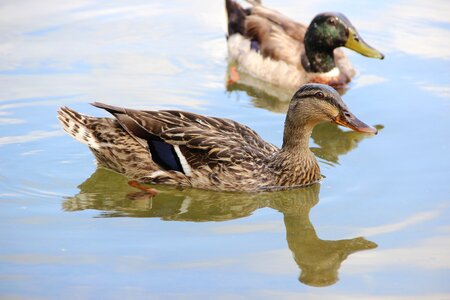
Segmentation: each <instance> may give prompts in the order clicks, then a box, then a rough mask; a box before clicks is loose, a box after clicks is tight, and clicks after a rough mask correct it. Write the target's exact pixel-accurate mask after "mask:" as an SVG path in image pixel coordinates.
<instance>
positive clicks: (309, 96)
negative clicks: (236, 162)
mask: <svg viewBox="0 0 450 300" xmlns="http://www.w3.org/2000/svg"><path fill="white" fill-rule="evenodd" d="M324 121H329V122H333V123H336V124H338V125H341V126H344V127H348V128H350V129H352V130H354V131H357V132H362V133H370V134H376V133H377V129H376V128H374V127H372V126H369V125H367V124H366V123H364V122H362V121H361V120H359V119H358V118H357V117H356V116H355V115H354V114H352V113H351V112H350V110H349V109H348V108H347V106H346V105H345V103H344V101H342V99H341V96H340V95H339V93H338V92H336V90H335V89H333V88H332V87H330V86H328V85H324V84H316V83H309V84H305V85H303V86H302V87H300V89H298V91H297V92H296V93H295V94H294V95H293V96H292V100H291V102H290V104H289V110H288V113H287V115H286V122H285V132H284V140H283V147H285V146H288V145H289V144H290V145H292V146H293V145H294V144H297V145H298V144H302V146H303V147H305V145H307V144H308V140H309V137H310V135H311V132H312V129H313V128H314V126H315V125H317V124H318V123H320V122H324ZM294 136H296V137H298V138H293V137H294ZM299 139H300V140H299ZM301 141H303V142H301ZM303 144H304V145H303Z"/></svg>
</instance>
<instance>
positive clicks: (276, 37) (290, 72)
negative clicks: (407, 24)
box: [226, 0, 384, 88]
mask: <svg viewBox="0 0 450 300" xmlns="http://www.w3.org/2000/svg"><path fill="white" fill-rule="evenodd" d="M247 2H249V3H250V4H252V7H251V8H248V9H244V8H242V7H241V6H240V5H239V4H238V3H236V2H235V1H234V0H226V9H227V14H228V52H229V57H230V59H231V60H232V61H236V62H237V64H238V66H239V70H242V71H244V72H246V73H249V74H250V75H252V76H254V77H256V78H259V79H262V80H263V81H266V82H270V83H273V84H275V85H279V86H284V87H291V88H297V87H299V86H300V85H301V84H304V83H306V82H317V83H324V84H328V85H331V86H334V87H342V86H344V85H345V84H346V83H348V82H349V81H350V79H351V78H352V77H353V76H354V74H355V71H354V69H353V67H352V66H351V64H350V62H349V61H348V59H347V58H346V57H345V54H344V53H343V51H342V50H341V49H338V48H339V47H347V48H349V49H352V50H355V51H356V52H358V53H360V54H362V55H365V56H368V57H374V58H379V59H383V58H384V55H383V54H381V53H380V52H378V51H377V50H375V49H373V48H372V47H370V46H369V45H368V44H366V43H365V42H364V41H363V39H362V38H361V37H360V36H359V34H358V32H357V31H356V29H355V27H354V26H353V25H352V24H351V23H350V21H349V20H348V19H347V18H346V17H345V16H344V15H343V14H340V13H329V12H328V13H321V14H318V15H317V16H315V17H314V19H313V20H312V21H311V24H310V25H309V26H308V27H306V26H305V25H303V24H300V23H297V22H295V21H293V20H291V19H289V18H287V17H285V16H283V15H282V14H280V13H279V12H277V11H275V10H272V9H269V8H267V7H264V6H263V5H261V4H260V3H259V2H258V1H247ZM238 80H239V74H238V73H237V71H236V69H231V71H230V81H231V82H236V81H238Z"/></svg>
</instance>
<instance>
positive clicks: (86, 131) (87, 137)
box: [58, 106, 100, 149]
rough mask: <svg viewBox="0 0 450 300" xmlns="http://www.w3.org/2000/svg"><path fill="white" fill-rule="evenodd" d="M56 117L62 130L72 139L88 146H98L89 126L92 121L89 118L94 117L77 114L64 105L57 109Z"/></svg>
mask: <svg viewBox="0 0 450 300" xmlns="http://www.w3.org/2000/svg"><path fill="white" fill-rule="evenodd" d="M58 119H59V121H60V122H61V125H62V127H63V129H64V131H65V132H67V133H68V134H69V135H70V136H72V137H73V138H74V139H76V140H77V141H79V142H81V143H83V144H85V145H87V146H89V148H93V149H99V148H100V143H99V141H98V139H97V137H96V136H95V135H94V132H93V131H92V130H91V129H90V126H89V124H90V123H92V122H91V121H92V120H91V119H94V118H92V117H88V116H85V115H82V114H79V113H77V112H76V111H74V110H71V109H70V108H68V107H65V106H64V107H61V108H60V109H59V110H58Z"/></svg>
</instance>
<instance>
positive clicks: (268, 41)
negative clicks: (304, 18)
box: [245, 4, 307, 66]
mask: <svg viewBox="0 0 450 300" xmlns="http://www.w3.org/2000/svg"><path fill="white" fill-rule="evenodd" d="M306 29H307V27H306V26H305V25H303V24H300V23H298V22H295V21H293V20H291V19H289V18H288V17H286V16H284V15H282V14H281V13H279V12H277V11H275V10H272V9H269V8H267V7H265V6H262V5H260V4H254V6H253V7H252V8H251V14H250V15H249V16H247V17H246V19H245V33H246V36H247V37H249V38H250V39H252V40H256V41H257V42H258V43H259V46H260V51H261V54H262V55H263V56H264V57H270V58H272V59H274V60H281V61H284V62H286V63H288V64H291V65H296V66H301V54H302V52H303V51H304V43H303V39H304V36H305V32H306Z"/></svg>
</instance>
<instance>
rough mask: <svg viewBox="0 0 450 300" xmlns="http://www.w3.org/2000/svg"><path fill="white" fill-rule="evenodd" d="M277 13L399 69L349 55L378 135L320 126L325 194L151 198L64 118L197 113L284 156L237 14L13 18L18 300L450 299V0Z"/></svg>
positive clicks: (284, 5)
mask: <svg viewBox="0 0 450 300" xmlns="http://www.w3.org/2000/svg"><path fill="white" fill-rule="evenodd" d="M266 4H267V5H268V6H272V7H276V8H277V9H278V10H280V11H282V12H285V13H288V14H289V15H290V16H291V17H293V18H296V19H298V20H300V21H303V22H309V21H310V19H311V18H312V17H313V16H314V15H315V14H316V13H317V12H320V11H324V10H326V11H340V12H343V13H344V14H345V15H347V17H348V18H349V19H350V20H351V21H352V23H353V24H354V25H355V27H356V28H357V29H358V30H359V32H360V34H361V35H362V37H363V38H364V39H365V40H366V41H367V42H368V43H370V44H371V45H373V46H374V47H376V48H377V49H379V50H380V51H382V52H383V53H384V54H385V55H386V58H385V60H383V61H379V60H374V59H368V58H365V57H362V56H359V55H358V54H356V53H353V52H351V51H346V53H347V54H348V56H349V57H350V59H351V60H352V63H353V64H354V66H355V68H356V69H357V70H358V75H357V76H356V78H355V79H354V81H353V82H352V83H351V84H350V85H349V87H348V89H347V90H346V91H345V93H344V95H343V98H344V101H345V102H346V103H347V104H348V106H349V108H350V109H351V110H352V112H353V113H354V114H355V115H357V116H358V117H359V118H360V119H361V120H363V121H365V122H366V123H368V124H371V125H377V126H378V128H379V129H380V133H379V134H378V135H377V136H375V137H369V136H366V135H361V134H358V133H354V132H349V131H347V130H346V129H343V128H339V127H337V126H334V125H332V124H322V125H320V126H318V127H317V128H316V130H315V131H314V133H313V136H312V138H311V147H312V148H313V151H314V153H315V154H316V155H317V156H318V158H319V162H320V166H321V169H322V172H323V174H324V175H325V176H326V178H325V179H324V180H323V181H322V183H321V184H320V185H316V186H313V187H310V188H307V189H302V190H295V191H286V192H276V193H262V194H231V193H212V192H207V191H199V190H192V189H187V190H178V189H175V188H171V187H158V189H159V190H161V194H160V195H158V196H157V197H155V198H153V199H149V198H148V197H145V195H142V194H139V193H137V191H136V190H134V189H132V188H131V187H129V186H128V185H127V179H126V178H124V177H122V176H120V175H117V174H115V173H112V172H109V171H106V170H96V168H95V164H94V162H93V155H92V154H91V153H90V152H89V150H88V149H87V148H86V147H85V146H84V145H82V144H80V143H78V142H77V141H75V140H73V139H71V138H70V137H69V136H68V135H66V134H65V133H64V132H62V130H61V127H60V125H59V124H58V121H57V119H56V110H57V108H58V107H59V106H61V105H67V106H70V107H71V108H73V109H76V110H78V111H80V112H83V113H86V114H91V115H99V116H100V115H102V116H106V113H105V112H103V111H100V110H98V109H96V108H94V107H91V106H90V105H89V104H88V103H89V102H92V101H102V102H106V103H111V104H115V105H123V106H129V107H133V108H142V109H158V108H176V109H183V110H189V111H193V112H197V113H202V114H207V115H214V116H221V117H227V118H231V119H234V120H237V121H239V122H242V123H244V124H246V125H248V126H250V127H252V128H254V129H255V130H256V131H257V132H258V133H260V134H261V135H262V136H263V137H264V138H265V139H267V140H268V141H270V142H272V143H274V144H276V145H278V146H279V145H280V144H281V140H282V133H283V121H284V114H283V112H284V111H285V109H286V103H285V102H282V101H279V100H278V99H274V98H270V97H267V96H265V95H264V94H263V93H261V92H259V91H257V90H251V89H248V88H245V89H244V88H239V87H238V88H235V89H230V88H228V89H227V87H226V74H227V68H228V64H227V59H226V58H227V52H226V41H225V31H224V29H225V27H226V26H225V25H226V20H225V13H224V8H223V3H222V1H209V2H207V3H205V2H204V1H163V2H161V1H150V2H149V1H114V2H108V3H104V2H101V1H76V2H67V1H48V0H43V1H39V2H36V1H20V2H19V1H9V2H3V3H1V4H0V37H1V39H0V41H1V42H0V53H1V59H0V205H1V210H0V214H1V220H2V226H1V229H0V240H1V246H2V247H1V248H0V278H1V280H0V297H1V298H4V299H11V298H13V299H14V298H16V299H42V298H46V299H48V298H53V299H61V298H64V299H98V297H99V295H102V297H104V298H110V299H116V298H125V297H126V298H129V299H149V298H150V299H199V298H208V299H230V298H231V299H234V298H238V299H240V298H244V299H247V298H255V299H290V298H292V299H298V298H300V297H301V298H302V299H327V298H329V299H336V297H340V298H342V299H402V300H403V299H450V285H449V281H450V254H449V251H448V250H449V249H450V223H449V221H448V220H449V217H450V213H449V205H450V184H449V182H450V160H449V158H448V154H449V153H450V139H449V138H448V136H449V135H448V132H449V130H450V118H449V116H450V62H449V61H450V51H449V50H448V49H450V38H449V37H450V17H449V16H450V5H449V3H448V1H439V0H438V1H432V2H429V1H422V0H417V1H401V0H395V1H376V2H373V1H360V2H358V5H355V4H354V3H353V2H351V1H344V0H337V1H314V2H310V3H300V2H298V1H291V0H283V1H276V2H274V1H271V2H266Z"/></svg>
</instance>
